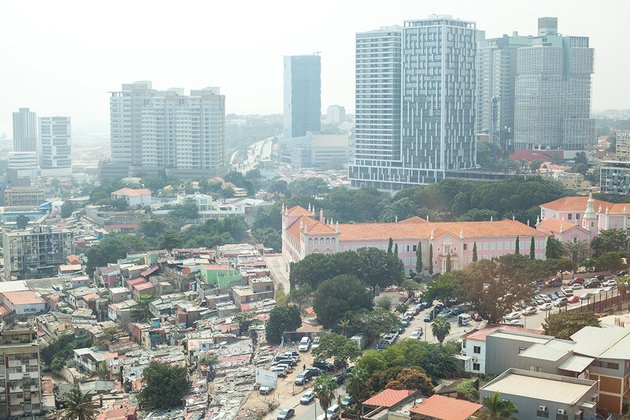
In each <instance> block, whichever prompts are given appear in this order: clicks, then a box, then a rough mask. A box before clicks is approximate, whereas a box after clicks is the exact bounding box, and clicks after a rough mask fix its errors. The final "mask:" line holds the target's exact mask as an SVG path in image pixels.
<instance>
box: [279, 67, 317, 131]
mask: <svg viewBox="0 0 630 420" xmlns="http://www.w3.org/2000/svg"><path fill="white" fill-rule="evenodd" d="M321 117H322V101H321V58H320V56H319V55H294V56H287V57H284V137H285V138H292V137H302V136H304V135H305V134H306V132H307V131H310V132H318V131H320V130H321Z"/></svg>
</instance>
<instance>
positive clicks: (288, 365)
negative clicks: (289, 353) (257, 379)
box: [274, 363, 293, 373]
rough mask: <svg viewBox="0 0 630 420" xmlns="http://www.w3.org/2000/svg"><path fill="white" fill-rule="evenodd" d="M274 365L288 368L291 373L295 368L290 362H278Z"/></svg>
mask: <svg viewBox="0 0 630 420" xmlns="http://www.w3.org/2000/svg"><path fill="white" fill-rule="evenodd" d="M274 367H281V368H283V369H284V370H286V371H287V373H291V372H293V368H292V367H291V365H290V364H288V363H276V364H275V365H274Z"/></svg>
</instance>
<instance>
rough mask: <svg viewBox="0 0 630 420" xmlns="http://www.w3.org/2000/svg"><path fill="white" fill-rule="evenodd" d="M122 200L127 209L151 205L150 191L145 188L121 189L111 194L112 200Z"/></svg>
mask: <svg viewBox="0 0 630 420" xmlns="http://www.w3.org/2000/svg"><path fill="white" fill-rule="evenodd" d="M116 199H123V200H125V201H127V204H129V207H143V206H150V205H151V190H149V189H147V188H140V189H133V188H121V189H119V190H117V191H114V192H113V193H112V200H116Z"/></svg>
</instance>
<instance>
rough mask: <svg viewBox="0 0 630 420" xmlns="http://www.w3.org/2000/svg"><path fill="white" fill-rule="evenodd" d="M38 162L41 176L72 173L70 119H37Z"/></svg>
mask: <svg viewBox="0 0 630 420" xmlns="http://www.w3.org/2000/svg"><path fill="white" fill-rule="evenodd" d="M39 138H40V146H39V154H40V155H39V162H40V168H41V175H42V176H58V175H69V174H71V173H72V161H71V157H70V149H71V138H72V135H71V130H70V117H41V118H40V119H39Z"/></svg>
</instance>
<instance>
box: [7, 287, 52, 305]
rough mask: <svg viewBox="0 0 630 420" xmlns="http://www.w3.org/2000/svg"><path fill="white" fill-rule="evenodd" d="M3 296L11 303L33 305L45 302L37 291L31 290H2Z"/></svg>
mask: <svg viewBox="0 0 630 420" xmlns="http://www.w3.org/2000/svg"><path fill="white" fill-rule="evenodd" d="M2 294H3V295H4V297H5V298H6V299H7V300H8V301H10V302H11V303H12V304H13V305H35V304H39V303H46V301H45V300H44V299H42V298H41V296H39V295H38V294H37V293H35V292H33V291H32V290H20V291H17V292H4V293H2Z"/></svg>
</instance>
